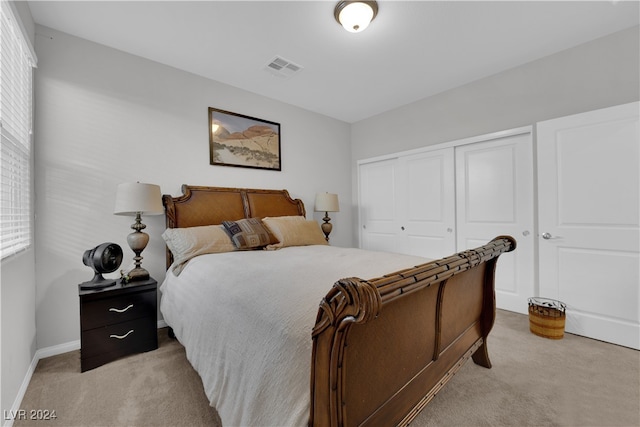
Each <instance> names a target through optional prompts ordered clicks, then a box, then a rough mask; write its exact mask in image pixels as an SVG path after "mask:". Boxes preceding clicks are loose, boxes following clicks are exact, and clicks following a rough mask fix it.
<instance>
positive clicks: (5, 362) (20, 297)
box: [0, 2, 36, 422]
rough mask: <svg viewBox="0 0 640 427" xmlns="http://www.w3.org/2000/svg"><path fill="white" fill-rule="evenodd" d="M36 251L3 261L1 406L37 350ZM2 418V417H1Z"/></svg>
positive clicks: (18, 6)
mask: <svg viewBox="0 0 640 427" xmlns="http://www.w3.org/2000/svg"><path fill="white" fill-rule="evenodd" d="M13 6H14V11H15V12H17V13H18V15H19V19H20V20H21V21H22V24H23V25H22V27H23V29H24V31H25V32H26V33H27V34H26V35H27V37H28V38H29V40H30V41H31V43H33V39H34V37H35V32H34V24H33V19H32V18H31V13H30V11H29V8H28V7H27V4H26V3H25V2H15V3H13ZM34 253H35V251H34V250H33V247H32V248H31V249H28V250H26V251H24V252H21V253H19V254H17V255H14V256H12V257H9V258H7V259H5V260H3V261H2V265H1V266H0V271H1V277H0V302H1V303H0V383H1V387H0V409H1V410H2V413H3V414H4V411H5V410H7V411H9V410H10V409H12V406H13V405H14V403H15V400H16V396H17V395H18V392H19V390H20V387H21V386H22V383H23V380H24V378H25V374H26V373H27V371H28V370H29V366H30V363H31V360H32V359H33V356H34V355H35V352H36V321H35V320H36V313H35V295H36V283H35V257H34ZM0 422H2V421H0Z"/></svg>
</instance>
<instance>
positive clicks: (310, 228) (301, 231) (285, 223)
mask: <svg viewBox="0 0 640 427" xmlns="http://www.w3.org/2000/svg"><path fill="white" fill-rule="evenodd" d="M262 223H263V224H264V225H266V226H267V228H269V230H270V231H271V233H272V234H273V235H274V237H275V238H276V239H278V243H276V244H273V245H269V246H267V249H269V250H274V249H280V248H285V247H287V246H307V245H327V244H328V243H327V240H326V239H325V238H324V234H322V230H321V229H320V226H319V225H318V223H317V222H316V221H313V220H307V219H305V217H303V216H280V217H268V218H263V219H262Z"/></svg>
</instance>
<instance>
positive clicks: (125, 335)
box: [109, 329, 133, 340]
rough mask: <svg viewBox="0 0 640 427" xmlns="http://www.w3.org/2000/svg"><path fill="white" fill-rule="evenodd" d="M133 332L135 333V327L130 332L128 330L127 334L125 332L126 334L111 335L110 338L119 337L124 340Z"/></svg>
mask: <svg viewBox="0 0 640 427" xmlns="http://www.w3.org/2000/svg"><path fill="white" fill-rule="evenodd" d="M132 333H133V329H132V330H130V331H129V332H127V333H126V334H124V335H109V338H117V339H119V340H123V339H125V338H126V337H128V336H129V334H132Z"/></svg>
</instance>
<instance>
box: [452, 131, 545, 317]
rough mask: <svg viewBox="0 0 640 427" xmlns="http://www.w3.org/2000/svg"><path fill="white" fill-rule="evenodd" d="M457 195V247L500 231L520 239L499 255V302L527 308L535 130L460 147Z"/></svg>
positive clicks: (531, 284) (531, 259)
mask: <svg viewBox="0 0 640 427" xmlns="http://www.w3.org/2000/svg"><path fill="white" fill-rule="evenodd" d="M456 200H457V227H458V229H457V233H458V237H457V241H458V242H457V243H458V244H457V249H458V251H462V250H465V249H470V248H474V247H477V246H480V245H483V244H485V243H487V241H489V240H491V239H493V238H494V237H497V236H499V235H505V234H506V235H510V236H513V237H514V238H515V239H516V241H517V248H516V250H515V251H513V252H510V253H507V254H504V255H502V256H501V257H500V260H499V261H498V268H497V271H496V305H497V307H498V308H502V309H505V310H510V311H515V312H519V313H527V298H528V297H531V296H534V295H535V294H534V292H535V280H534V279H535V277H534V242H535V239H534V229H533V224H534V221H533V210H534V207H533V143H532V137H531V133H530V132H527V133H524V134H518V135H513V136H507V137H504V138H498V139H493V140H489V141H485V142H478V143H474V144H469V145H462V146H459V147H456Z"/></svg>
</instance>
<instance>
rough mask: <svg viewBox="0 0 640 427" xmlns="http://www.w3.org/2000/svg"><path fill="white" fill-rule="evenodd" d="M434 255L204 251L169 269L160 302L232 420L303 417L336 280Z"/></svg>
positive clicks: (212, 396) (307, 249)
mask: <svg viewBox="0 0 640 427" xmlns="http://www.w3.org/2000/svg"><path fill="white" fill-rule="evenodd" d="M426 261H428V260H427V259H425V258H419V257H414V256H407V255H398V254H389V253H384V252H369V251H364V250H360V249H350V248H337V247H331V246H302V247H289V248H283V249H280V250H277V251H243V252H230V253H222V254H211V255H201V256H199V257H196V258H194V259H192V260H191V261H189V263H188V265H187V266H186V267H185V268H184V270H183V271H182V273H181V274H180V276H178V277H176V276H175V275H174V274H173V273H171V269H170V270H169V271H167V277H166V279H165V281H164V283H163V284H162V286H161V288H160V289H161V291H162V300H161V304H160V308H161V311H162V314H163V316H164V319H165V320H166V322H167V324H169V325H170V326H171V327H173V330H174V332H175V334H176V337H177V338H178V340H179V341H180V342H181V343H182V344H183V345H184V346H185V349H186V353H187V358H188V359H189V361H190V362H191V364H192V365H193V367H194V368H195V369H196V371H197V372H198V373H199V374H200V376H201V377H202V382H203V384H204V388H205V393H206V395H207V397H208V398H209V400H210V402H211V406H213V407H215V408H216V409H217V411H218V413H219V415H220V417H221V419H222V423H223V425H224V426H296V425H299V426H302V425H306V423H307V422H308V417H309V399H310V398H309V393H310V385H309V379H310V366H311V343H312V342H311V329H312V328H313V325H314V323H315V319H316V315H317V312H318V304H319V303H320V301H321V300H322V298H323V297H324V296H325V295H326V294H327V292H328V291H329V289H330V288H331V286H332V285H333V283H335V282H336V281H337V280H339V279H341V278H345V277H360V278H363V279H370V278H374V277H379V276H381V275H383V274H386V273H391V272H394V271H397V270H400V269H403V268H407V267H412V266H414V265H417V264H421V263H423V262H426Z"/></svg>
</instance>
